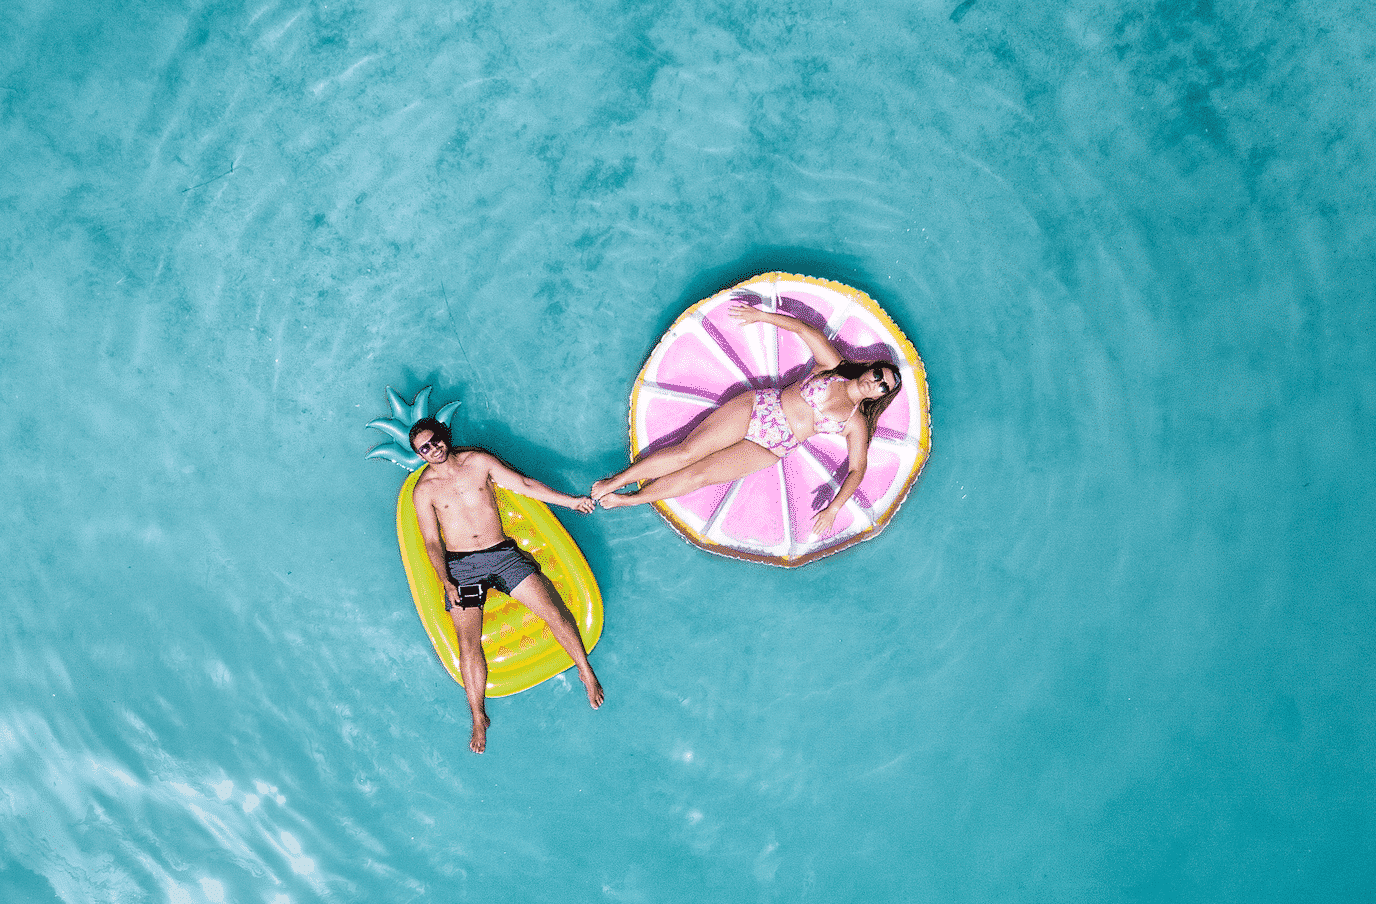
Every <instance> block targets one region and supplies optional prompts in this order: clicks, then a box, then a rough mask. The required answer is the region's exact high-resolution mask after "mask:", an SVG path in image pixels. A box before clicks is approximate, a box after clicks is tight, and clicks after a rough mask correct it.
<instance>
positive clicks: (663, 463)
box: [590, 392, 755, 500]
mask: <svg viewBox="0 0 1376 904" xmlns="http://www.w3.org/2000/svg"><path fill="white" fill-rule="evenodd" d="M754 407H755V393H753V392H743V393H741V394H740V395H738V396H736V397H735V398H734V399H732V400H731V401H729V402H727V403H726V404H725V405H722V406H721V407H720V408H718V409H717V410H716V411H713V412H712V413H711V414H709V415H707V417H706V418H705V419H704V420H703V422H702V423H701V424H698V425H697V426H696V427H694V428H693V432H692V433H689V434H688V435H687V436H686V437H684V439H683V442H681V443H677V444H675V445H672V446H665V447H664V448H663V449H659V450H657V451H655V452H651V453H650V454H649V455H646V456H645V457H644V458H642V459H640V460H639V461H637V462H636V463H635V464H633V465H631V466H630V467H629V468H627V469H626V470H624V471H622V472H621V473H620V474H614V475H612V476H611V477H604V478H603V479H602V480H599V481H597V483H594V484H593V485H592V492H591V494H590V495H591V496H592V498H593V499H594V500H598V499H601V498H602V497H604V496H606V495H607V494H608V493H610V492H612V491H613V490H618V489H620V488H621V487H624V486H625V485H626V484H628V483H639V482H640V481H642V480H654V479H655V478H656V477H663V476H664V475H665V474H671V473H673V472H674V471H679V470H682V469H683V468H686V467H688V466H689V465H691V464H693V463H694V462H697V461H701V460H702V459H704V458H706V457H707V456H709V455H711V454H712V453H713V452H718V451H720V450H722V449H725V448H727V447H728V446H730V445H732V444H733V443H736V442H739V441H740V440H741V439H743V438H744V437H745V431H746V430H748V429H749V428H750V412H751V410H752V409H753V408H754Z"/></svg>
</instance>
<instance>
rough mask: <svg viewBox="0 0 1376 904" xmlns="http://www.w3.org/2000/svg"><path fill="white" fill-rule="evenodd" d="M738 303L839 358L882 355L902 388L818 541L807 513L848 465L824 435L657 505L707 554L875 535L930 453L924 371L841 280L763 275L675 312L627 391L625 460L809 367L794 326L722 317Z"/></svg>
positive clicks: (804, 554)
mask: <svg viewBox="0 0 1376 904" xmlns="http://www.w3.org/2000/svg"><path fill="white" fill-rule="evenodd" d="M738 300H743V301H748V302H750V303H752V304H756V305H759V306H760V307H761V308H762V309H764V310H766V311H778V312H780V313H783V314H787V315H789V316H792V317H797V318H798V319H800V320H803V321H806V322H807V323H810V324H812V325H813V326H815V327H817V328H818V329H820V330H822V332H823V333H825V334H826V336H827V338H828V339H830V340H831V342H832V344H833V345H835V346H836V349H837V351H839V352H840V353H841V356H842V357H844V358H846V359H848V360H851V361H877V360H884V361H889V362H891V363H892V364H893V365H894V366H895V367H897V368H898V370H899V373H900V374H901V375H902V379H903V388H902V391H900V392H899V394H898V396H897V397H896V398H895V399H894V400H893V402H892V403H891V404H890V405H889V407H888V409H887V410H886V411H885V412H884V414H883V416H882V417H880V419H879V425H878V429H877V430H876V431H875V435H874V438H873V439H872V440H871V441H870V448H869V463H868V466H867V468H866V471H865V479H864V481H863V482H862V483H861V484H860V488H859V489H858V490H857V491H856V492H855V495H854V496H852V497H851V499H850V500H849V501H848V502H847V503H846V505H845V507H844V508H843V509H842V511H841V514H840V515H838V516H837V518H836V523H835V526H834V529H833V531H832V533H831V534H830V535H828V536H826V537H813V536H810V532H811V530H812V518H813V515H814V513H816V512H817V511H818V510H820V509H821V508H822V507H823V506H825V505H826V504H827V503H828V502H829V501H830V500H831V499H832V498H833V497H834V496H835V494H836V491H837V490H838V489H839V488H840V486H841V481H842V480H844V479H845V475H846V468H847V463H846V447H845V442H844V440H843V439H842V438H841V437H840V436H834V435H829V434H817V435H816V436H814V437H812V438H811V439H810V440H808V441H807V442H805V443H803V445H802V446H801V447H800V448H798V449H797V450H796V451H794V452H793V453H792V454H791V455H789V456H787V457H786V458H783V459H781V460H780V461H779V463H778V464H777V465H774V466H773V467H770V468H766V469H765V470H763V471H757V472H756V473H754V474H751V475H749V476H747V477H743V478H741V479H740V480H737V481H734V482H732V483H729V484H718V485H716V486H710V487H703V488H702V489H700V490H697V491H696V492H693V493H689V494H687V495H685V496H680V497H679V498H677V499H666V500H663V501H660V502H656V503H654V507H655V508H656V509H657V510H658V511H659V513H660V515H662V516H663V517H664V519H665V520H666V521H668V522H669V524H670V525H671V526H672V527H673V528H674V530H676V531H678V532H679V533H680V534H681V535H682V536H683V537H684V539H686V540H688V541H689V542H690V543H693V544H694V545H696V546H699V547H701V548H703V549H705V550H707V551H708V552H713V553H717V554H719V555H724V556H731V557H733V558H738V559H747V560H751V561H756V562H767V563H770V564H773V565H783V566H785V567H793V566H797V565H803V564H805V563H807V562H811V561H813V560H814V559H818V558H821V557H822V556H827V555H831V554H833V553H836V552H840V551H841V550H842V549H845V548H846V547H848V546H852V545H854V544H855V543H858V542H860V541H861V540H867V539H869V538H871V537H873V536H875V535H876V534H877V533H878V532H879V531H880V530H882V529H883V527H884V526H885V525H886V524H888V523H889V520H890V519H891V518H892V517H893V515H894V513H895V512H897V511H898V507H899V506H900V505H901V504H902V503H903V500H904V499H905V498H907V495H908V492H909V490H911V489H912V486H913V483H914V482H915V481H916V480H917V476H918V474H920V473H921V471H922V466H923V465H924V464H926V463H927V456H928V454H929V453H930V451H931V445H932V435H931V434H932V431H931V410H930V404H929V399H928V396H927V373H926V370H925V369H924V368H923V366H922V359H921V358H919V357H918V355H917V349H915V348H914V347H913V344H912V343H911V342H909V341H908V338H907V337H906V336H904V335H903V332H902V331H901V330H899V328H898V326H897V325H896V324H895V323H894V322H893V320H892V319H891V318H890V317H889V315H888V314H886V313H885V312H884V311H883V309H882V308H880V307H879V305H878V304H876V303H875V302H874V300H873V299H871V298H870V297H869V296H868V295H866V294H865V293H864V292H861V291H859V290H858V289H853V288H851V287H849V286H845V285H842V284H841V283H837V282H830V281H828V280H821V279H815V278H813V277H810V276H794V275H790V274H787V273H764V274H761V275H760V276H756V277H753V278H751V279H748V280H746V281H745V282H742V283H739V284H737V285H735V286H732V287H731V288H729V289H724V290H722V291H721V292H718V293H717V294H716V295H713V296H712V297H711V298H707V299H704V300H702V301H700V302H698V303H697V304H695V305H693V306H692V307H690V308H689V309H688V310H686V311H684V312H683V314H682V316H680V317H679V318H678V320H676V321H674V324H673V326H671V327H670V328H669V330H668V332H666V333H665V334H664V336H663V338H661V339H660V341H659V343H658V344H657V345H656V346H655V348H654V351H652V352H651V353H650V357H649V359H648V360H647V361H646V362H645V366H644V367H643V368H641V371H640V375H639V376H638V377H637V378H636V381H635V386H634V388H633V389H632V390H631V416H630V421H631V424H630V427H631V458H632V459H633V460H634V459H637V458H639V457H640V456H641V455H642V454H644V453H647V452H653V451H654V450H656V449H659V448H661V447H662V446H666V445H670V444H672V443H676V442H679V441H680V440H682V439H683V438H684V437H685V436H687V435H688V432H689V431H690V430H692V429H693V428H694V427H696V426H697V425H698V424H699V423H700V422H701V421H702V419H703V418H705V417H706V416H707V415H708V414H709V413H710V412H711V411H712V410H713V409H715V408H717V407H718V406H720V405H721V404H722V403H723V402H726V401H728V400H729V399H731V398H732V397H733V396H735V395H737V394H738V393H741V392H746V391H751V390H755V389H763V388H767V387H783V386H787V385H789V384H790V383H794V382H796V381H797V380H800V379H802V378H803V377H804V376H806V375H807V373H808V371H809V370H811V368H812V365H813V361H812V356H811V355H810V354H809V353H808V350H807V347H806V346H805V345H804V344H803V341H802V340H801V339H799V338H798V337H797V336H796V335H794V334H793V333H790V332H788V331H787V330H778V329H776V328H774V327H772V326H769V325H767V324H741V323H737V322H736V321H735V320H733V319H731V317H730V316H729V315H728V311H729V310H730V308H731V305H732V304H734V303H735V302H736V301H738Z"/></svg>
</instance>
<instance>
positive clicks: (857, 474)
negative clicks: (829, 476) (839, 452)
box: [812, 418, 870, 537]
mask: <svg viewBox="0 0 1376 904" xmlns="http://www.w3.org/2000/svg"><path fill="white" fill-rule="evenodd" d="M859 421H860V423H859V425H858V426H857V425H854V424H852V425H851V426H849V427H847V428H846V457H847V458H848V459H849V460H850V473H848V474H846V479H845V480H843V481H841V488H840V489H839V490H837V491H836V498H834V499H832V500H831V502H830V503H829V504H828V505H827V507H826V508H824V509H822V510H821V511H820V512H818V513H817V514H816V515H815V516H813V519H812V535H813V536H814V537H825V536H826V535H827V534H830V533H831V528H832V525H833V524H835V523H836V516H837V515H839V514H841V508H842V507H843V506H844V505H845V504H846V503H847V502H848V501H850V497H852V496H854V495H855V491H856V490H858V489H859V488H860V482H861V481H862V480H864V479H865V467H866V465H868V464H869V457H870V432H869V427H868V425H866V424H865V422H864V419H863V418H860V419H859Z"/></svg>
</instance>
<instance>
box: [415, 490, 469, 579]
mask: <svg viewBox="0 0 1376 904" xmlns="http://www.w3.org/2000/svg"><path fill="white" fill-rule="evenodd" d="M430 496H431V493H430V487H429V486H428V485H422V486H419V487H416V489H415V491H414V492H413V494H412V496H411V501H412V503H413V504H414V505H415V506H416V520H417V521H419V522H420V536H421V539H423V540H424V541H425V554H426V555H427V556H428V557H429V558H430V564H431V565H432V566H433V567H434V569H435V574H437V575H439V579H440V586H441V587H442V588H444V598H445V600H447V601H448V602H449V604H450V605H455V604H457V603H458V601H459V588H458V587H457V586H455V584H454V581H453V579H452V578H450V577H449V565H448V563H447V562H446V561H445V559H444V539H443V538H442V537H441V536H440V519H439V516H438V515H436V514H435V505H434V502H433V501H432V500H431V498H430Z"/></svg>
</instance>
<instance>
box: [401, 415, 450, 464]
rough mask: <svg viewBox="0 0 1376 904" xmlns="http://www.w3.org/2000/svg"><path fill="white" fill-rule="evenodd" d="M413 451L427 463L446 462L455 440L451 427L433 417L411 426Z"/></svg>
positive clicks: (425, 418)
mask: <svg viewBox="0 0 1376 904" xmlns="http://www.w3.org/2000/svg"><path fill="white" fill-rule="evenodd" d="M410 440H411V451H413V452H415V453H416V454H417V455H419V456H420V457H421V458H423V459H425V460H426V461H444V460H445V459H446V458H448V457H449V450H450V449H451V448H452V447H453V444H454V440H453V437H452V436H451V435H450V433H449V427H448V425H446V424H443V423H441V422H439V421H437V420H435V419H434V418H432V417H423V418H421V419H420V420H418V421H416V422H415V423H414V424H412V425H411V435H410Z"/></svg>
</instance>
